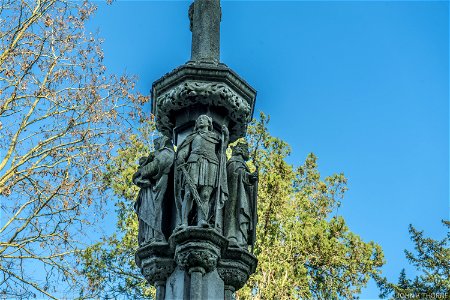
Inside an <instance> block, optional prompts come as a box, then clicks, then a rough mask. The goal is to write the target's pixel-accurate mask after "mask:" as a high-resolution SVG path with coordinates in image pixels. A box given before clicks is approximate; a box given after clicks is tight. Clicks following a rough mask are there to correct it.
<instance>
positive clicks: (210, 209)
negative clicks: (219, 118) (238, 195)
mask: <svg viewBox="0 0 450 300" xmlns="http://www.w3.org/2000/svg"><path fill="white" fill-rule="evenodd" d="M228 137H229V133H228V129H227V127H226V126H223V127H222V136H219V135H218V134H217V133H215V132H214V130H213V125H212V119H211V118H210V117H209V116H207V115H201V116H199V117H198V119H197V121H196V123H195V128H194V132H192V133H191V134H189V135H188V136H187V137H186V138H185V139H184V141H183V142H182V143H181V145H180V146H179V147H178V149H177V158H176V174H177V177H176V185H175V189H176V191H177V192H176V207H177V213H178V219H179V224H178V226H183V227H186V226H188V225H199V226H206V227H209V226H212V227H214V228H216V229H217V230H218V232H220V233H221V232H222V226H223V222H222V215H223V212H222V207H223V203H224V201H225V200H226V198H227V195H228V185H227V175H226V171H225V159H226V158H225V151H226V148H227V145H228ZM212 195H215V197H212ZM193 210H194V211H193ZM194 213H195V214H194ZM192 214H193V215H194V217H193V218H194V220H190V219H192V218H189V215H192Z"/></svg>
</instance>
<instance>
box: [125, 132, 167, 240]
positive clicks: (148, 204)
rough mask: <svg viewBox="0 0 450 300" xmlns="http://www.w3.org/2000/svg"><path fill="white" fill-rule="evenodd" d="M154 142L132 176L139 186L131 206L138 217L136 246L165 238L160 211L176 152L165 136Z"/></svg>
mask: <svg viewBox="0 0 450 300" xmlns="http://www.w3.org/2000/svg"><path fill="white" fill-rule="evenodd" d="M154 145H155V151H154V152H152V153H150V155H149V156H148V157H142V158H141V159H140V160H139V169H138V171H137V172H136V173H135V174H134V175H133V183H134V184H136V185H137V186H138V187H140V188H141V190H140V191H139V194H138V197H137V200H136V203H135V205H134V208H135V210H136V213H137V215H138V218H139V233H138V243H139V246H142V245H144V244H148V243H151V242H154V241H156V242H163V241H166V239H165V237H164V234H163V232H162V228H161V224H162V210H163V202H164V199H165V198H166V197H165V196H166V191H167V185H168V181H169V173H170V171H171V168H172V165H173V162H174V158H175V151H174V150H173V145H172V142H171V141H170V139H169V138H168V137H166V136H162V137H159V138H157V139H155V141H154Z"/></svg>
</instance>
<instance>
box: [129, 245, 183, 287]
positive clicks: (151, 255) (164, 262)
mask: <svg viewBox="0 0 450 300" xmlns="http://www.w3.org/2000/svg"><path fill="white" fill-rule="evenodd" d="M136 264H137V266H138V267H139V268H141V273H142V275H144V277H145V279H146V280H147V281H148V282H149V283H150V284H152V285H155V284H156V283H157V282H165V281H166V279H167V278H168V277H169V276H170V274H172V272H173V270H174V269H175V261H174V260H173V252H172V251H171V249H170V247H169V244H168V243H165V242H154V243H151V244H147V245H146V246H144V247H141V248H139V249H138V251H137V252H136Z"/></svg>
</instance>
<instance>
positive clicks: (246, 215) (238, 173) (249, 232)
mask: <svg viewBox="0 0 450 300" xmlns="http://www.w3.org/2000/svg"><path fill="white" fill-rule="evenodd" d="M248 159H249V151H248V145H247V143H242V142H241V143H238V144H237V145H236V146H235V147H233V149H232V156H231V158H230V160H229V161H228V163H227V177H228V178H227V181H228V192H229V197H228V201H227V203H225V219H224V236H225V237H226V238H228V240H229V241H230V244H231V245H237V246H239V247H242V248H247V246H249V245H251V246H253V244H254V232H255V225H256V218H257V216H256V191H255V190H256V184H255V183H256V182H257V180H258V173H257V172H254V173H251V172H250V170H249V169H248V167H247V164H246V161H247V160H248Z"/></svg>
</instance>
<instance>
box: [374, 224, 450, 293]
mask: <svg viewBox="0 0 450 300" xmlns="http://www.w3.org/2000/svg"><path fill="white" fill-rule="evenodd" d="M442 224H443V225H444V226H445V227H446V228H447V235H446V237H444V238H443V239H442V240H434V239H431V238H429V237H426V236H425V235H424V232H423V231H419V230H417V229H416V228H415V227H414V226H412V225H409V234H410V236H411V240H412V241H413V243H414V250H415V251H414V252H412V251H408V250H405V255H406V258H407V259H408V261H409V263H410V264H411V265H412V266H413V267H414V268H415V269H416V270H417V272H418V273H419V274H420V275H418V276H415V277H414V279H408V278H407V275H406V272H405V269H402V271H401V272H400V276H399V279H398V283H397V284H394V283H390V282H389V281H388V280H387V279H386V278H384V277H379V276H378V277H377V283H378V286H379V287H380V291H381V293H380V297H382V298H388V297H391V298H392V299H401V298H406V297H408V299H424V298H434V299H448V298H449V297H450V230H449V229H450V221H445V220H443V221H442Z"/></svg>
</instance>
